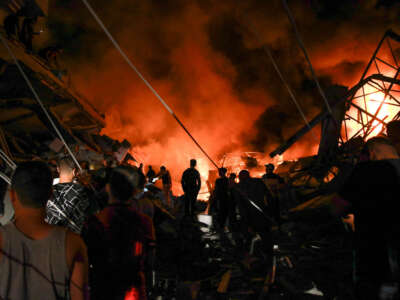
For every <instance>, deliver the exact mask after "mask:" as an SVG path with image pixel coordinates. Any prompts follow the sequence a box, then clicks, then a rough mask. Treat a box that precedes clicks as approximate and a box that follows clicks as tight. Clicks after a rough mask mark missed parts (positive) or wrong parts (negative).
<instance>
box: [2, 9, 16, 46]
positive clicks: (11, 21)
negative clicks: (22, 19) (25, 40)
mask: <svg viewBox="0 0 400 300" xmlns="http://www.w3.org/2000/svg"><path fill="white" fill-rule="evenodd" d="M3 25H4V29H5V31H6V34H7V38H8V39H9V40H11V39H16V38H17V37H18V34H19V20H18V14H11V15H8V16H7V17H6V18H5V19H4V21H3Z"/></svg>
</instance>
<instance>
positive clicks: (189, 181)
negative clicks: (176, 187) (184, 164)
mask: <svg viewBox="0 0 400 300" xmlns="http://www.w3.org/2000/svg"><path fill="white" fill-rule="evenodd" d="M196 164H197V162H196V160H195V159H191V160H190V168H189V169H186V170H185V172H183V174H182V179H181V184H182V189H183V192H184V193H185V214H186V215H187V216H189V215H190V216H194V214H195V205H196V201H197V196H198V194H199V191H200V188H201V178H200V173H199V171H197V170H196Z"/></svg>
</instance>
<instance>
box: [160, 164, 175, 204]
mask: <svg viewBox="0 0 400 300" xmlns="http://www.w3.org/2000/svg"><path fill="white" fill-rule="evenodd" d="M156 177H158V178H161V181H162V184H163V193H164V198H165V202H166V204H167V205H168V206H170V207H171V206H172V203H171V188H172V180H171V174H170V173H169V171H168V170H167V168H166V167H165V166H161V167H160V172H159V173H158V174H157V176H156Z"/></svg>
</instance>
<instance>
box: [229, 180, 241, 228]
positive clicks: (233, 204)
mask: <svg viewBox="0 0 400 300" xmlns="http://www.w3.org/2000/svg"><path fill="white" fill-rule="evenodd" d="M236 188H237V182H236V174H235V173H231V174H229V199H230V201H231V203H230V204H231V209H230V215H229V219H230V220H229V223H230V226H231V228H232V225H233V224H234V223H236V221H237V220H236V215H237V214H238V213H239V212H238V206H237V203H236V199H235V189H236Z"/></svg>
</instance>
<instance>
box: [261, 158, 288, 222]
mask: <svg viewBox="0 0 400 300" xmlns="http://www.w3.org/2000/svg"><path fill="white" fill-rule="evenodd" d="M274 170H275V166H274V165H273V164H267V165H265V174H264V175H263V176H262V180H263V181H264V183H265V185H266V186H267V188H268V190H269V191H270V192H271V194H272V198H271V199H269V200H270V203H269V205H270V210H271V211H272V212H273V215H274V217H275V219H276V220H277V221H278V222H280V215H281V213H280V202H279V201H280V190H281V189H282V188H284V184H285V181H284V180H283V178H282V177H281V176H279V175H278V174H275V173H274Z"/></svg>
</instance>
